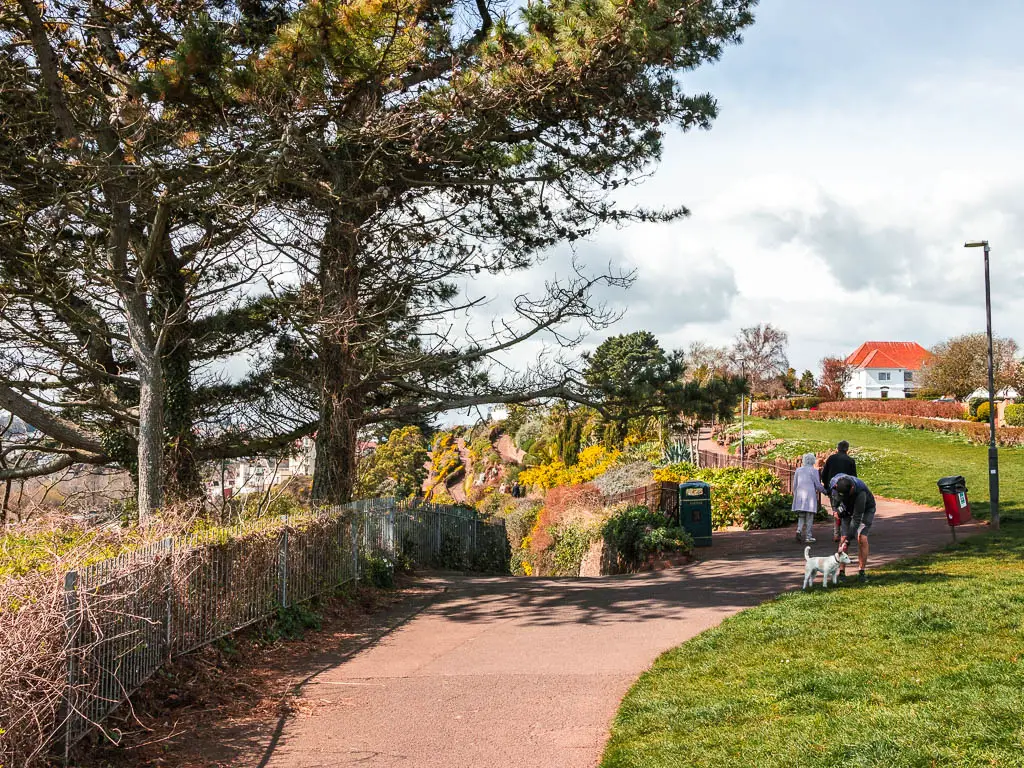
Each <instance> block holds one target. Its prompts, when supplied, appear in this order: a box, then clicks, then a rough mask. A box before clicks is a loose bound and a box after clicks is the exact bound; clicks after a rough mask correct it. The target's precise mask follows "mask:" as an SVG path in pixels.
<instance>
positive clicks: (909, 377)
mask: <svg viewBox="0 0 1024 768" xmlns="http://www.w3.org/2000/svg"><path fill="white" fill-rule="evenodd" d="M903 380H904V381H913V380H914V372H913V371H904V372H903Z"/></svg>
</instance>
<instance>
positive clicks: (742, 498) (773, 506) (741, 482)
mask: <svg viewBox="0 0 1024 768" xmlns="http://www.w3.org/2000/svg"><path fill="white" fill-rule="evenodd" d="M654 479H655V480H663V481H668V482H675V483H681V482H685V481H686V480H703V481H704V482H705V483H707V484H708V485H710V486H711V524H712V526H713V527H714V528H716V529H717V528H725V527H727V526H730V525H741V526H743V527H744V528H745V529H747V530H753V529H757V528H778V527H780V526H783V525H787V524H789V523H790V522H792V521H793V520H794V519H795V517H794V516H793V514H792V512H790V510H789V509H788V506H789V503H790V497H789V496H787V495H786V494H784V493H783V492H782V481H781V480H779V478H778V477H776V475H775V473H774V472H772V471H771V470H770V469H763V468H762V469H741V468H740V467H725V468H722V469H697V468H696V467H694V466H693V465H692V464H672V465H670V466H668V467H664V468H662V469H658V470H655V472H654Z"/></svg>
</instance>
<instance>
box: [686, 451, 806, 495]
mask: <svg viewBox="0 0 1024 768" xmlns="http://www.w3.org/2000/svg"><path fill="white" fill-rule="evenodd" d="M697 453H698V458H699V466H701V467H704V468H709V469H719V468H722V467H740V466H742V467H744V468H746V469H767V470H768V471H770V472H772V473H773V474H774V475H775V476H776V477H777V478H779V480H781V481H782V491H783V493H792V492H793V474H794V473H795V472H796V467H795V466H794V465H793V464H792V463H790V462H788V461H786V460H785V459H776V460H775V461H759V460H757V459H744V460H742V461H741V460H740V457H739V456H734V455H732V454H725V453H715V452H714V451H706V450H704V449H703V448H702V449H701V450H699V451H698V452H697Z"/></svg>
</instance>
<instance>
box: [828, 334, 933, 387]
mask: <svg viewBox="0 0 1024 768" xmlns="http://www.w3.org/2000/svg"><path fill="white" fill-rule="evenodd" d="M929 357H931V353H930V352H928V350H927V349H925V348H924V347H922V346H921V345H920V344H917V343H916V342H907V341H866V342H864V343H863V344H861V345H860V346H859V347H857V349H856V351H854V353H853V354H851V355H850V356H849V357H847V358H846V363H847V365H849V366H850V367H851V368H852V373H853V375H852V376H851V377H850V382H849V383H848V384H847V385H846V387H845V388H844V389H843V392H844V394H845V395H846V397H847V398H848V399H883V400H884V399H900V398H905V397H908V396H910V395H912V394H913V393H914V391H915V390H916V389H918V388H919V387H920V380H921V370H922V368H924V365H925V363H926V362H927V361H928V358H929Z"/></svg>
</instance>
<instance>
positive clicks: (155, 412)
mask: <svg viewBox="0 0 1024 768" xmlns="http://www.w3.org/2000/svg"><path fill="white" fill-rule="evenodd" d="M136 359H137V361H138V363H139V450H138V459H139V475H138V502H139V522H140V523H141V522H144V521H145V520H146V519H147V518H149V517H150V516H151V515H153V514H154V513H155V512H157V511H158V510H159V509H160V507H162V506H163V500H164V495H163V494H164V483H163V479H164V478H163V475H164V408H163V405H164V381H163V370H162V365H161V361H160V358H159V356H158V355H155V354H149V355H137V356H136Z"/></svg>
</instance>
